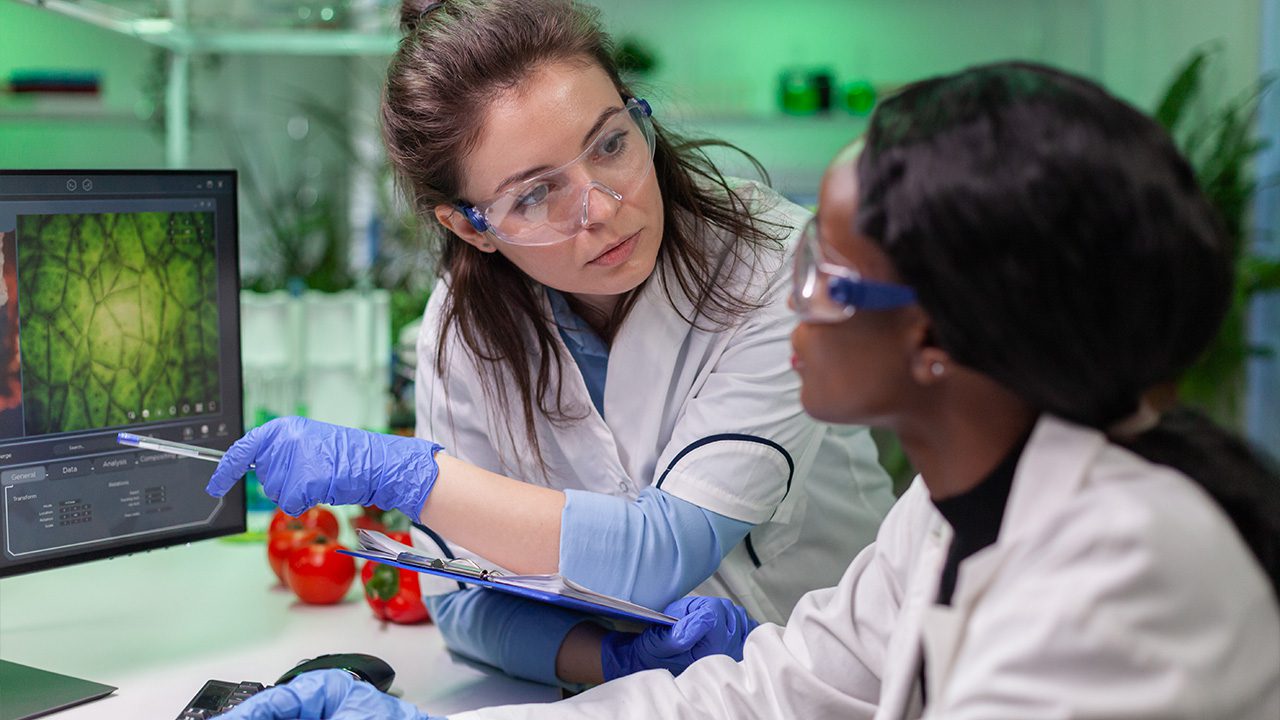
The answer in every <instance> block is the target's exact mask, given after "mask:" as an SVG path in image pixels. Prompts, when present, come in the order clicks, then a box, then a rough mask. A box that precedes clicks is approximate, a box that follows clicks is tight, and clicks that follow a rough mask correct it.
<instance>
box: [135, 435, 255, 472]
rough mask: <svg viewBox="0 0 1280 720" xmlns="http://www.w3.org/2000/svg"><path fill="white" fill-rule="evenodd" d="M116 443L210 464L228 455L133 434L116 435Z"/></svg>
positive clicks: (219, 451)
mask: <svg viewBox="0 0 1280 720" xmlns="http://www.w3.org/2000/svg"><path fill="white" fill-rule="evenodd" d="M116 442H117V443H120V444H121V445H128V446H129V447H136V448H142V449H143V450H155V451H156V452H162V453H169V454H170V455H181V456H183V457H190V458H196V459H197V460H208V461H209V462H218V461H219V460H221V459H222V456H223V455H226V453H225V452H224V451H222V450H214V449H212V448H207V447H200V446H199V445H188V444H187V443H180V442H174V441H172V440H161V439H160V438H153V437H146V436H145V435H135V434H133V433H127V432H122V433H116ZM253 467H254V466H253V464H252V463H250V464H249V469H250V470H252V469H253Z"/></svg>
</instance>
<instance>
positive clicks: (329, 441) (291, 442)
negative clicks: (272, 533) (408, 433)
mask: <svg viewBox="0 0 1280 720" xmlns="http://www.w3.org/2000/svg"><path fill="white" fill-rule="evenodd" d="M442 449H443V448H441V447H440V446H439V445H436V444H435V443H432V442H428V441H425V440H419V439H417V438H408V437H400V436H398V435H379V434H378V433H371V432H366V431H364V430H356V429H354V428H346V427H341V426H339V425H330V424H329V423H323V422H318V421H316V420H308V419H306V418H300V417H286V418H277V419H275V420H272V421H271V422H268V423H267V424H265V425H261V426H259V427H256V428H254V429H252V430H250V431H249V432H248V433H247V434H246V435H245V436H244V437H242V438H240V439H239V440H237V441H236V442H235V444H234V445H232V446H231V449H229V450H227V454H226V455H225V456H224V457H223V458H222V460H221V461H220V462H219V463H218V467H217V469H215V470H214V471H213V477H212V478H210V479H209V485H208V487H206V488H205V491H206V492H208V493H209V494H210V495H213V496H214V497H222V496H223V495H225V494H226V493H227V491H228V490H230V489H231V488H232V486H234V485H235V484H236V481H237V480H239V479H240V478H241V477H242V476H243V475H244V474H245V471H247V470H248V469H249V464H250V463H253V464H255V466H256V467H255V471H256V472H257V474H258V479H259V480H261V481H262V491H263V492H264V493H266V495H267V497H269V498H271V500H272V502H274V503H276V504H277V505H279V506H280V508H281V509H282V510H284V511H285V512H287V513H289V514H290V515H294V516H297V515H300V514H301V513H302V512H303V511H305V510H306V509H307V508H310V507H313V506H315V505H319V504H320V503H327V504H329V505H377V506H378V507H381V508H384V509H391V508H394V509H396V510H399V511H401V512H403V513H404V514H405V515H408V516H409V518H410V519H412V520H417V519H418V516H419V515H421V514H422V504H423V503H424V502H426V500H427V494H428V493H430V492H431V486H432V485H434V484H435V482H436V474H437V473H438V472H439V467H437V466H436V460H435V455H436V453H437V452H438V451H440V450H442Z"/></svg>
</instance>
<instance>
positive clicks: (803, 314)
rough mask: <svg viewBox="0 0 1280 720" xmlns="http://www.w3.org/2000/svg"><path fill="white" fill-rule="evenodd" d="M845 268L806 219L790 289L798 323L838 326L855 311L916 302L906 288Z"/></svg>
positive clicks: (814, 220) (814, 222) (814, 224)
mask: <svg viewBox="0 0 1280 720" xmlns="http://www.w3.org/2000/svg"><path fill="white" fill-rule="evenodd" d="M827 256H831V257H835V258H837V259H838V260H839V262H838V263H837V262H832V261H830V260H828V259H826V257H827ZM849 264H851V263H849V261H848V260H845V259H844V258H840V257H839V256H838V255H837V254H836V252H835V251H834V250H831V249H830V248H826V247H824V246H823V243H822V236H821V234H820V233H819V230H818V219H817V218H816V217H813V218H810V219H809V222H808V223H806V224H805V226H804V230H803V231H802V232H801V233H800V244H799V247H797V248H796V255H795V266H794V269H793V275H792V286H791V306H792V308H793V309H794V310H795V312H796V314H797V315H799V316H800V319H801V320H803V321H804V322H807V323H838V322H843V321H845V320H848V319H849V318H851V317H853V314H854V313H856V312H857V311H858V310H892V309H894V308H900V307H905V306H907V305H911V304H913V303H914V302H915V301H916V293H915V291H914V290H912V289H911V288H909V287H907V286H906V285H898V284H896V283H885V282H876V281H874V280H865V279H863V277H862V275H861V274H860V273H858V271H857V270H854V269H853V268H851V267H849V266H848V265H849Z"/></svg>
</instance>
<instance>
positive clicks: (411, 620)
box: [360, 532, 431, 625]
mask: <svg viewBox="0 0 1280 720" xmlns="http://www.w3.org/2000/svg"><path fill="white" fill-rule="evenodd" d="M387 537H389V538H391V539H392V540H397V541H399V542H402V543H404V544H405V545H411V544H413V540H412V539H411V538H410V536H409V533H407V532H389V533H387ZM360 581H361V582H362V583H363V584H364V599H365V602H367V603H369V607H370V608H372V609H373V615H374V617H376V618H378V619H380V620H383V621H390V622H393V623H398V624H401V625H415V624H417V623H422V622H431V615H430V614H429V613H428V612H427V606H426V605H424V604H423V603H422V590H421V589H420V588H419V586H418V573H416V572H413V571H412V570H403V569H401V568H395V567H391V566H390V565H383V564H382V563H376V562H372V561H366V562H365V564H364V568H363V569H361V571H360Z"/></svg>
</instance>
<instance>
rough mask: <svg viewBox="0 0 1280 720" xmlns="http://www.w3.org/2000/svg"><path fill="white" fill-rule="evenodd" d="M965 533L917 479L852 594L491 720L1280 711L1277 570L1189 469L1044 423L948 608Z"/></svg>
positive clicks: (497, 713)
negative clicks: (685, 656)
mask: <svg viewBox="0 0 1280 720" xmlns="http://www.w3.org/2000/svg"><path fill="white" fill-rule="evenodd" d="M949 542H950V527H949V526H948V525H947V524H946V522H945V521H944V520H943V518H942V516H941V515H940V514H939V513H938V512H937V510H936V509H935V508H934V506H933V504H932V503H931V502H930V501H929V498H928V491H927V489H926V488H925V487H924V485H923V484H922V482H921V481H920V480H919V479H917V481H916V483H915V485H913V486H912V487H911V488H910V490H908V492H907V493H905V494H904V495H903V497H902V498H901V500H900V501H899V502H898V504H897V506H896V507H895V508H894V509H893V511H892V512H891V513H890V515H889V517H888V518H887V519H886V520H885V522H884V525H883V526H882V527H881V529H880V533H879V535H878V537H877V539H876V543H875V544H874V545H872V546H871V547H868V548H867V549H866V550H864V551H863V552H862V553H861V554H860V555H858V557H857V559H856V560H854V562H853V564H852V565H851V566H850V567H849V569H848V571H847V572H846V573H845V575H844V579H843V580H841V582H840V584H839V586H838V587H835V588H829V589H825V590H817V591H814V592H812V593H810V594H809V595H807V596H806V597H805V598H804V599H803V600H801V601H800V603H799V605H798V606H797V607H796V610H795V612H794V613H793V614H792V616H791V619H790V622H789V623H788V624H787V626H786V627H785V628H782V627H778V626H775V625H765V626H762V627H761V628H759V629H757V630H756V631H755V632H753V633H752V634H751V635H750V636H749V637H748V640H747V644H746V648H745V651H744V659H743V661H742V662H741V663H735V662H733V661H732V660H731V659H729V658H727V657H725V656H716V657H710V658H705V659H703V660H701V661H699V662H697V663H694V664H693V665H692V666H690V667H689V669H688V670H686V671H685V672H684V673H683V674H682V675H681V676H680V677H678V678H673V677H672V676H671V675H670V674H669V673H667V672H666V671H653V670H651V671H648V672H644V673H640V674H637V675H632V676H629V677H626V678H622V679H620V680H616V681H614V682H610V683H606V684H605V685H602V686H600V687H598V688H595V689H593V690H591V691H589V692H586V693H584V694H583V695H581V696H578V697H576V698H573V699H572V700H570V701H567V702H563V703H558V704H554V705H528V706H518V707H516V706H513V707H506V708H491V709H487V710H481V711H476V712H474V713H463V714H461V715H456V716H453V717H454V718H455V720H464V718H465V719H466V720H480V719H482V718H485V719H489V718H522V719H529V720H534V719H537V718H562V719H566V720H572V719H573V718H586V717H593V718H629V717H634V718H656V717H661V718H836V717H839V718H877V719H883V720H897V719H898V718H915V717H919V716H920V714H921V709H920V707H921V701H920V688H919V677H920V673H919V662H920V655H921V652H922V648H923V652H924V654H925V656H926V657H927V673H926V675H927V682H928V686H929V687H928V697H929V703H928V707H927V710H928V712H927V714H926V717H930V718H949V719H956V718H962V719H972V720H1002V719H1006V718H1007V719H1008V720H1037V719H1039V718H1045V719H1049V718H1053V719H1059V718H1108V719H1114V718H1224V719H1226V718H1230V719H1231V720H1254V719H1256V720H1275V718H1277V717H1280V609H1278V608H1277V603H1276V598H1275V596H1274V594H1273V593H1272V590H1271V586H1270V585H1269V583H1268V580H1267V578H1266V576H1265V575H1264V573H1263V571H1262V568H1261V566H1260V565H1259V564H1258V563H1257V562H1256V560H1255V559H1254V557H1253V555H1252V554H1251V553H1250V551H1249V549H1248V548H1247V547H1246V546H1245V545H1244V543H1243V541H1242V540H1241V538H1240V537H1239V535H1238V534H1237V533H1236V531H1235V529H1234V527H1233V526H1232V525H1231V522H1230V520H1229V519H1228V518H1227V517H1226V515H1225V514H1224V513H1223V512H1222V511H1221V509H1220V508H1219V507H1218V506H1217V504H1216V503H1214V501H1213V500H1212V499H1211V498H1209V497H1208V495H1207V494H1206V493H1205V492H1203V490H1202V489H1201V488H1199V487H1198V486H1197V485H1195V484H1194V483H1193V482H1192V481H1191V480H1189V479H1188V478H1186V477H1185V476H1183V475H1181V474H1179V473H1177V472H1175V471H1173V470H1171V469H1169V468H1167V467H1162V466H1157V465H1154V464H1152V463H1149V462H1147V461H1146V460H1144V459H1142V458H1139V457H1138V456H1136V455H1134V454H1132V453H1130V452H1128V451H1127V450H1124V449H1122V448H1119V447H1117V446H1115V445H1112V444H1110V443H1108V442H1107V440H1106V438H1105V437H1104V436H1103V435H1101V434H1100V433H1098V432H1096V431H1093V430H1090V429H1085V428H1082V427H1079V426H1076V425H1072V424H1068V423H1066V422H1063V421H1061V420H1057V419H1054V418H1044V419H1042V420H1041V421H1040V422H1039V424H1038V425H1037V427H1036V429H1035V431H1034V433H1033V435H1032V437H1031V439H1030V440H1029V442H1028V444H1027V446H1026V448H1025V450H1024V453H1023V455H1022V458H1021V460H1020V462H1019V464H1018V467H1017V470H1016V472H1015V475H1014V480H1013V486H1012V490H1011V493H1010V496H1009V501H1008V506H1007V508H1006V511H1005V516H1004V520H1003V524H1002V525H1001V529H1000V535H999V538H998V539H997V541H996V543H995V544H994V545H991V546H989V547H987V548H986V549H984V550H982V551H980V552H978V553H976V554H974V555H973V556H972V557H970V558H969V559H967V560H965V561H964V562H962V563H961V565H960V570H959V576H958V582H957V585H956V590H955V594H954V597H953V605H952V606H951V607H943V606H938V605H935V604H934V602H933V601H934V598H935V597H936V593H937V584H938V577H939V573H940V570H941V567H942V564H943V561H944V559H945V556H946V551H947V546H948V544H949Z"/></svg>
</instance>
